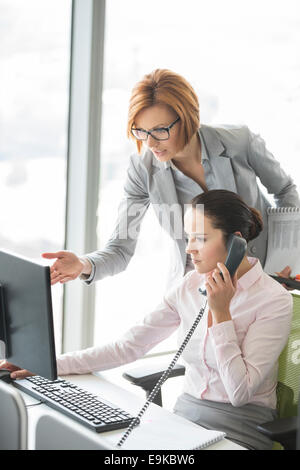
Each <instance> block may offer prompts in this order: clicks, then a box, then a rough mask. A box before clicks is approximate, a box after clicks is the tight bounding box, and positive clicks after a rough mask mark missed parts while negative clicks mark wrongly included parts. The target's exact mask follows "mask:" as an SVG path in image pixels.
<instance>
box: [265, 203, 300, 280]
mask: <svg viewBox="0 0 300 470" xmlns="http://www.w3.org/2000/svg"><path fill="white" fill-rule="evenodd" d="M285 266H290V267H291V269H292V272H291V276H296V274H300V208H299V207H278V208H269V209H268V250H267V257H266V262H265V266H264V271H265V272H266V273H267V274H271V275H274V274H275V273H276V272H279V271H281V270H282V269H283V268H285Z"/></svg>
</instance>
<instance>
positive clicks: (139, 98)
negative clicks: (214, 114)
mask: <svg viewBox="0 0 300 470" xmlns="http://www.w3.org/2000/svg"><path fill="white" fill-rule="evenodd" d="M156 104H160V105H165V106H168V107H170V108H171V109H172V110H173V111H174V112H175V113H176V114H177V116H178V117H179V118H180V131H179V139H178V151H180V150H182V149H183V148H184V147H185V146H186V144H187V143H188V142H189V141H190V140H191V138H192V136H193V135H194V134H195V132H196V131H197V130H198V129H199V127H200V117H199V102H198V98H197V95H196V93H195V91H194V89H193V88H192V86H191V85H190V84H189V83H188V81H187V80H185V79H184V78H183V77H181V76H180V75H178V74H177V73H175V72H172V71H170V70H166V69H156V70H154V71H153V72H151V73H150V74H147V75H145V76H144V77H143V78H142V80H140V81H139V82H138V83H137V84H136V85H135V86H134V88H133V90H132V93H131V98H130V101H129V111H128V124H127V136H128V137H129V138H133V139H134V140H135V141H136V146H137V150H138V152H139V153H141V149H142V142H141V141H139V140H137V139H135V138H134V137H133V135H132V133H131V129H132V127H133V126H134V124H135V119H136V116H137V114H138V113H139V112H140V111H142V110H143V109H145V108H148V107H150V106H154V105H156Z"/></svg>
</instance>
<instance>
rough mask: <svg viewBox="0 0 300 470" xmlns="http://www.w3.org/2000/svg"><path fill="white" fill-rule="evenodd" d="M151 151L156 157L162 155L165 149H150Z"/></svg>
mask: <svg viewBox="0 0 300 470" xmlns="http://www.w3.org/2000/svg"><path fill="white" fill-rule="evenodd" d="M152 152H153V153H154V155H155V156H156V157H162V156H163V155H164V153H165V152H166V151H165V150H161V151H158V150H152Z"/></svg>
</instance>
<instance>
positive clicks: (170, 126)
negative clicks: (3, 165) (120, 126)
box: [131, 117, 180, 141]
mask: <svg viewBox="0 0 300 470" xmlns="http://www.w3.org/2000/svg"><path fill="white" fill-rule="evenodd" d="M178 121H180V117H178V118H176V119H175V121H174V122H172V124H170V125H169V126H168V127H157V128H156V129H153V130H152V131H146V130H145V129H140V128H136V127H132V128H131V134H132V135H133V137H134V138H135V139H137V140H142V141H145V140H147V139H148V136H149V135H151V137H152V138H153V139H155V140H158V141H160V140H168V139H169V138H170V129H172V127H173V126H175V124H176V123H177V122H178ZM133 131H141V132H145V133H146V134H147V137H146V138H145V139H139V138H138V137H137V136H136V135H134V133H133ZM153 131H167V133H168V137H167V138H166V139H158V138H157V137H155V136H154V135H153V134H152V132H153Z"/></svg>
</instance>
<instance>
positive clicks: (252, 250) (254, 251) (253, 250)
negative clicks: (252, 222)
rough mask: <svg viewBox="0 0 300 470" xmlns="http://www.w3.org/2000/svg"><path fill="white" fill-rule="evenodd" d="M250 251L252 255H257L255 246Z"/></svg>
mask: <svg viewBox="0 0 300 470" xmlns="http://www.w3.org/2000/svg"><path fill="white" fill-rule="evenodd" d="M250 251H251V253H253V254H254V253H256V247H255V246H251V248H250Z"/></svg>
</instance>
